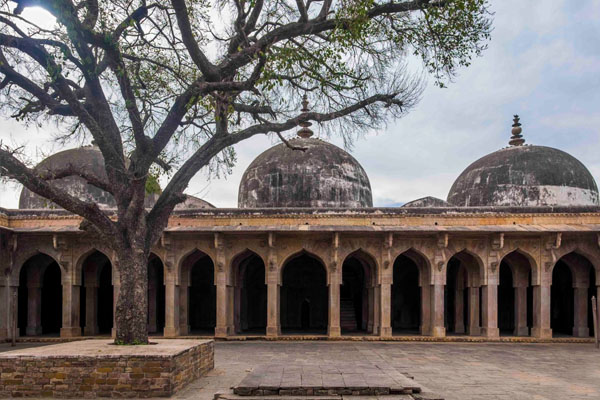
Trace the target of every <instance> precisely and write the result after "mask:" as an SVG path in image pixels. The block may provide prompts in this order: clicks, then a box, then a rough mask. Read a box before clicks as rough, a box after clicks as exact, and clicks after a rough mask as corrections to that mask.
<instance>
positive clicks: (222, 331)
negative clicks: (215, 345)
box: [215, 326, 229, 338]
mask: <svg viewBox="0 0 600 400" xmlns="http://www.w3.org/2000/svg"><path fill="white" fill-rule="evenodd" d="M228 331H229V330H228V329H227V327H226V326H217V327H216V328H215V337H218V338H225V337H227V336H229V332H228Z"/></svg>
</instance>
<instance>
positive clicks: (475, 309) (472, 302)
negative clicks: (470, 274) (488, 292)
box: [468, 287, 498, 336]
mask: <svg viewBox="0 0 600 400" xmlns="http://www.w3.org/2000/svg"><path fill="white" fill-rule="evenodd" d="M468 291H469V335H471V336H478V335H481V328H480V324H479V287H469V288H468ZM496 326H498V324H497V323H496Z"/></svg>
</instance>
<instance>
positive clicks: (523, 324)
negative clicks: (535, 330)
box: [514, 285, 529, 336]
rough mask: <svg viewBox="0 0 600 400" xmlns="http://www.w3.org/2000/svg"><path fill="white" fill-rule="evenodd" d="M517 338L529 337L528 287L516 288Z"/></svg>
mask: <svg viewBox="0 0 600 400" xmlns="http://www.w3.org/2000/svg"><path fill="white" fill-rule="evenodd" d="M514 291H515V293H514V295H515V331H514V335H515V336H528V335H529V327H528V326H527V286H522V285H520V286H515V288H514Z"/></svg>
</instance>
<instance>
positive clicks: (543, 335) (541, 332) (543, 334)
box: [531, 328, 552, 339]
mask: <svg viewBox="0 0 600 400" xmlns="http://www.w3.org/2000/svg"><path fill="white" fill-rule="evenodd" d="M531 336H533V337H536V338H539V339H550V338H552V329H549V328H544V329H540V328H532V329H531Z"/></svg>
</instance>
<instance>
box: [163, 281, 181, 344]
mask: <svg viewBox="0 0 600 400" xmlns="http://www.w3.org/2000/svg"><path fill="white" fill-rule="evenodd" d="M165 278H166V279H165V330H164V336H167V337H174V336H179V285H177V284H176V282H175V277H174V276H173V273H172V272H170V271H169V273H167V276H166V277H165Z"/></svg>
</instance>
